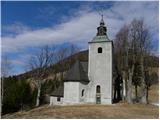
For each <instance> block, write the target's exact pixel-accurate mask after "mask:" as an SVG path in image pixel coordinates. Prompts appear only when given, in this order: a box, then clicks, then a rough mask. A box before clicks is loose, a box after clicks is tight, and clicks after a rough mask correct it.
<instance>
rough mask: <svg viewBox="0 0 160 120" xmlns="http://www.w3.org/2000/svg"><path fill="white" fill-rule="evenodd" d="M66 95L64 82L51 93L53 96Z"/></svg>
mask: <svg viewBox="0 0 160 120" xmlns="http://www.w3.org/2000/svg"><path fill="white" fill-rule="evenodd" d="M63 95H64V84H61V85H60V86H59V87H58V88H57V89H56V90H54V91H53V92H52V93H51V96H56V97H63Z"/></svg>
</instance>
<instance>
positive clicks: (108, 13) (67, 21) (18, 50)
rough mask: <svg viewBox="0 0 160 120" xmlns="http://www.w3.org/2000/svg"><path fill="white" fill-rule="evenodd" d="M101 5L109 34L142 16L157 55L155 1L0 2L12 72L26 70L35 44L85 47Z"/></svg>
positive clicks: (4, 43)
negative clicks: (69, 44)
mask: <svg viewBox="0 0 160 120" xmlns="http://www.w3.org/2000/svg"><path fill="white" fill-rule="evenodd" d="M102 9H103V14H104V21H105V23H106V26H107V29H108V36H109V38H110V39H114V37H115V35H116V33H117V32H118V31H119V29H120V28H121V27H122V26H123V25H124V24H128V23H130V22H131V21H132V20H133V19H134V18H138V19H139V18H143V19H144V21H145V24H146V25H147V26H148V28H149V29H150V32H151V39H152V44H153V46H154V49H153V53H154V54H156V55H158V54H159V53H158V49H159V46H158V32H159V28H158V25H159V24H158V23H159V20H158V2H151V1H150V2H144V1H141V2H73V1H72V2H62V1H61V2H55V1H50V2H43V1H40V2H33V1H28V2H20V1H18V2H16V1H13V2H9V1H7V2H1V12H2V13H1V17H2V20H1V22H2V59H3V57H4V56H7V57H8V58H9V60H10V61H11V62H12V63H13V65H14V69H13V74H19V73H22V72H25V70H26V68H25V67H26V65H27V62H28V60H29V57H30V56H31V55H32V52H33V51H35V49H36V48H37V47H38V46H43V45H46V44H53V45H57V46H63V45H64V44H67V43H74V44H76V45H77V46H79V47H80V48H81V49H88V42H89V41H91V40H92V38H93V37H94V36H95V35H96V28H97V26H98V25H99V21H100V15H99V14H98V12H97V11H101V10H102Z"/></svg>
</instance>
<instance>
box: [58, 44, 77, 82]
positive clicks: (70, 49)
mask: <svg viewBox="0 0 160 120" xmlns="http://www.w3.org/2000/svg"><path fill="white" fill-rule="evenodd" d="M78 51H79V48H78V47H77V46H76V45H75V44H71V43H70V44H69V45H68V46H67V47H61V48H60V49H58V50H56V52H55V61H56V62H57V63H58V71H59V72H60V74H61V75H60V76H61V78H60V79H61V80H63V76H64V71H65V69H66V68H68V69H69V68H70V65H71V63H72V59H73V58H72V56H73V55H74V54H75V53H77V52H78ZM67 57H70V58H69V59H68V60H65V59H66V58H67Z"/></svg>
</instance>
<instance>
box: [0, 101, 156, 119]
mask: <svg viewBox="0 0 160 120" xmlns="http://www.w3.org/2000/svg"><path fill="white" fill-rule="evenodd" d="M2 118H33V119H34V118H91V119H92V118H144V119H145V118H158V107H156V106H153V105H143V104H126V103H121V104H116V105H70V106H54V107H49V106H48V105H45V106H42V107H39V108H35V109H33V110H30V111H27V112H17V113H14V114H9V115H5V116H2Z"/></svg>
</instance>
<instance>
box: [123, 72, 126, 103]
mask: <svg viewBox="0 0 160 120" xmlns="http://www.w3.org/2000/svg"><path fill="white" fill-rule="evenodd" d="M125 78H126V73H125V72H123V96H122V99H123V101H125V100H126V80H125Z"/></svg>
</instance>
